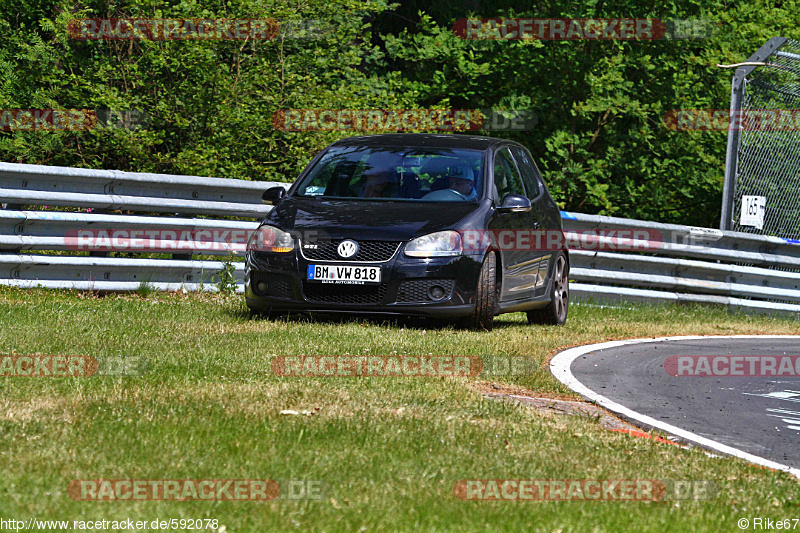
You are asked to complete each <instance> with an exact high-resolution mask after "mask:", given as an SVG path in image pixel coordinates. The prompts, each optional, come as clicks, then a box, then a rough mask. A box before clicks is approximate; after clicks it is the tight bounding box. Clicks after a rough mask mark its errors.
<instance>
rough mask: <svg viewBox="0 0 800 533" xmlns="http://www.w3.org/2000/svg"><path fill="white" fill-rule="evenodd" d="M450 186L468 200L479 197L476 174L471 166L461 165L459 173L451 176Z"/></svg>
mask: <svg viewBox="0 0 800 533" xmlns="http://www.w3.org/2000/svg"><path fill="white" fill-rule="evenodd" d="M449 188H450V189H452V190H454V191H456V192H457V193H459V194H460V195H462V196H463V197H464V198H466V199H467V200H474V199H475V198H477V197H478V192H477V191H476V190H475V174H474V173H473V172H472V169H470V168H466V167H460V168H458V175H451V176H449Z"/></svg>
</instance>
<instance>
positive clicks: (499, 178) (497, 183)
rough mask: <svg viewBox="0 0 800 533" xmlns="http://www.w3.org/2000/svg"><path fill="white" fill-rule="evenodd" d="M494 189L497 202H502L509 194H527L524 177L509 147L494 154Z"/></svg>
mask: <svg viewBox="0 0 800 533" xmlns="http://www.w3.org/2000/svg"><path fill="white" fill-rule="evenodd" d="M494 189H495V193H496V194H495V203H496V204H499V203H500V202H502V201H503V198H505V196H506V195H507V194H521V195H523V196H525V189H524V188H523V187H522V178H521V177H520V175H519V170H517V166H516V165H515V164H514V160H513V159H512V157H511V151H510V150H509V149H508V148H507V147H506V148H502V149H501V150H499V151H498V152H497V153H496V154H495V156H494Z"/></svg>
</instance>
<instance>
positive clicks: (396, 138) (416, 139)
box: [331, 133, 517, 150]
mask: <svg viewBox="0 0 800 533" xmlns="http://www.w3.org/2000/svg"><path fill="white" fill-rule="evenodd" d="M498 144H515V145H516V144H517V143H515V142H513V141H509V140H508V139H499V138H496V137H482V136H479V135H455V134H448V133H384V134H379V135H364V136H359V137H348V138H346V139H341V140H339V141H336V142H335V143H333V144H332V145H331V146H370V147H376V148H377V147H398V146H400V147H404V146H407V147H414V148H418V147H430V148H464V149H472V150H486V149H489V148H491V147H493V146H496V145H498Z"/></svg>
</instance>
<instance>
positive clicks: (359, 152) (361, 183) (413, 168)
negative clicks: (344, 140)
mask: <svg viewBox="0 0 800 533" xmlns="http://www.w3.org/2000/svg"><path fill="white" fill-rule="evenodd" d="M481 191H483V152H481V151H479V150H456V149H449V148H435V149H434V148H405V147H404V148H380V149H379V148H366V147H355V146H348V147H340V148H332V149H330V150H329V151H328V152H327V153H326V154H325V155H324V156H323V157H322V159H320V160H319V161H318V162H317V164H316V165H314V168H312V169H311V171H310V172H309V173H308V175H306V177H305V178H304V179H303V181H302V182H301V183H300V185H299V186H298V188H297V191H296V193H295V194H296V195H298V196H312V197H313V196H321V197H325V198H365V199H372V200H398V201H404V200H410V201H422V202H473V201H476V200H477V199H478V198H480V195H481Z"/></svg>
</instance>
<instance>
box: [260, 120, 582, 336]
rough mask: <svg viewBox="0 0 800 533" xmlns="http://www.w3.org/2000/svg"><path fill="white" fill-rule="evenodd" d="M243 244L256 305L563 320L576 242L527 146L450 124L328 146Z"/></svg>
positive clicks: (272, 200) (470, 322)
mask: <svg viewBox="0 0 800 533" xmlns="http://www.w3.org/2000/svg"><path fill="white" fill-rule="evenodd" d="M263 200H264V202H265V203H267V204H271V205H273V206H274V207H273V209H272V210H271V211H270V213H269V214H268V215H267V217H266V218H265V219H264V220H263V222H262V223H261V224H260V226H259V227H258V229H257V230H256V231H255V232H254V233H253V234H252V236H251V237H250V240H249V241H248V244H247V252H246V270H245V284H246V288H245V299H246V302H247V306H248V307H249V308H250V310H251V311H252V312H253V313H259V314H268V315H269V314H278V313H286V312H292V311H299V312H322V313H351V314H388V315H404V316H425V317H438V318H446V319H452V320H454V321H458V322H459V323H460V324H461V325H462V326H464V327H468V328H471V329H479V330H490V329H491V328H492V324H493V320H494V317H495V316H496V315H498V314H500V313H510V312H526V313H527V317H528V321H529V322H530V323H537V324H553V325H563V324H564V322H565V320H566V318H567V310H568V306H569V253H568V250H567V249H566V247H565V246H564V238H563V233H562V228H561V217H560V213H559V209H558V207H557V206H556V204H555V202H554V201H553V199H552V198H551V196H550V193H549V192H548V190H547V187H546V186H545V184H544V182H543V181H542V177H541V174H540V173H539V170H538V169H537V167H536V164H535V163H534V161H533V158H532V157H531V155H530V153H529V152H528V150H526V149H525V148H524V147H523V146H522V145H520V144H517V143H515V142H512V141H508V140H504V139H495V138H489V137H478V136H467V135H452V134H449V135H447V134H386V135H371V136H364V137H352V138H348V139H344V140H340V141H337V142H335V143H333V144H332V145H330V146H328V147H327V148H326V149H324V150H323V151H321V152H320V153H319V154H317V156H316V157H315V158H314V159H313V160H312V161H311V163H309V165H308V166H307V167H306V168H305V170H303V172H302V173H301V174H300V176H299V178H298V179H297V180H296V181H295V182H294V184H292V186H291V187H289V189H288V191H287V190H286V189H284V188H283V187H273V188H270V189H268V190H267V191H266V192H265V193H264V196H263Z"/></svg>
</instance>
